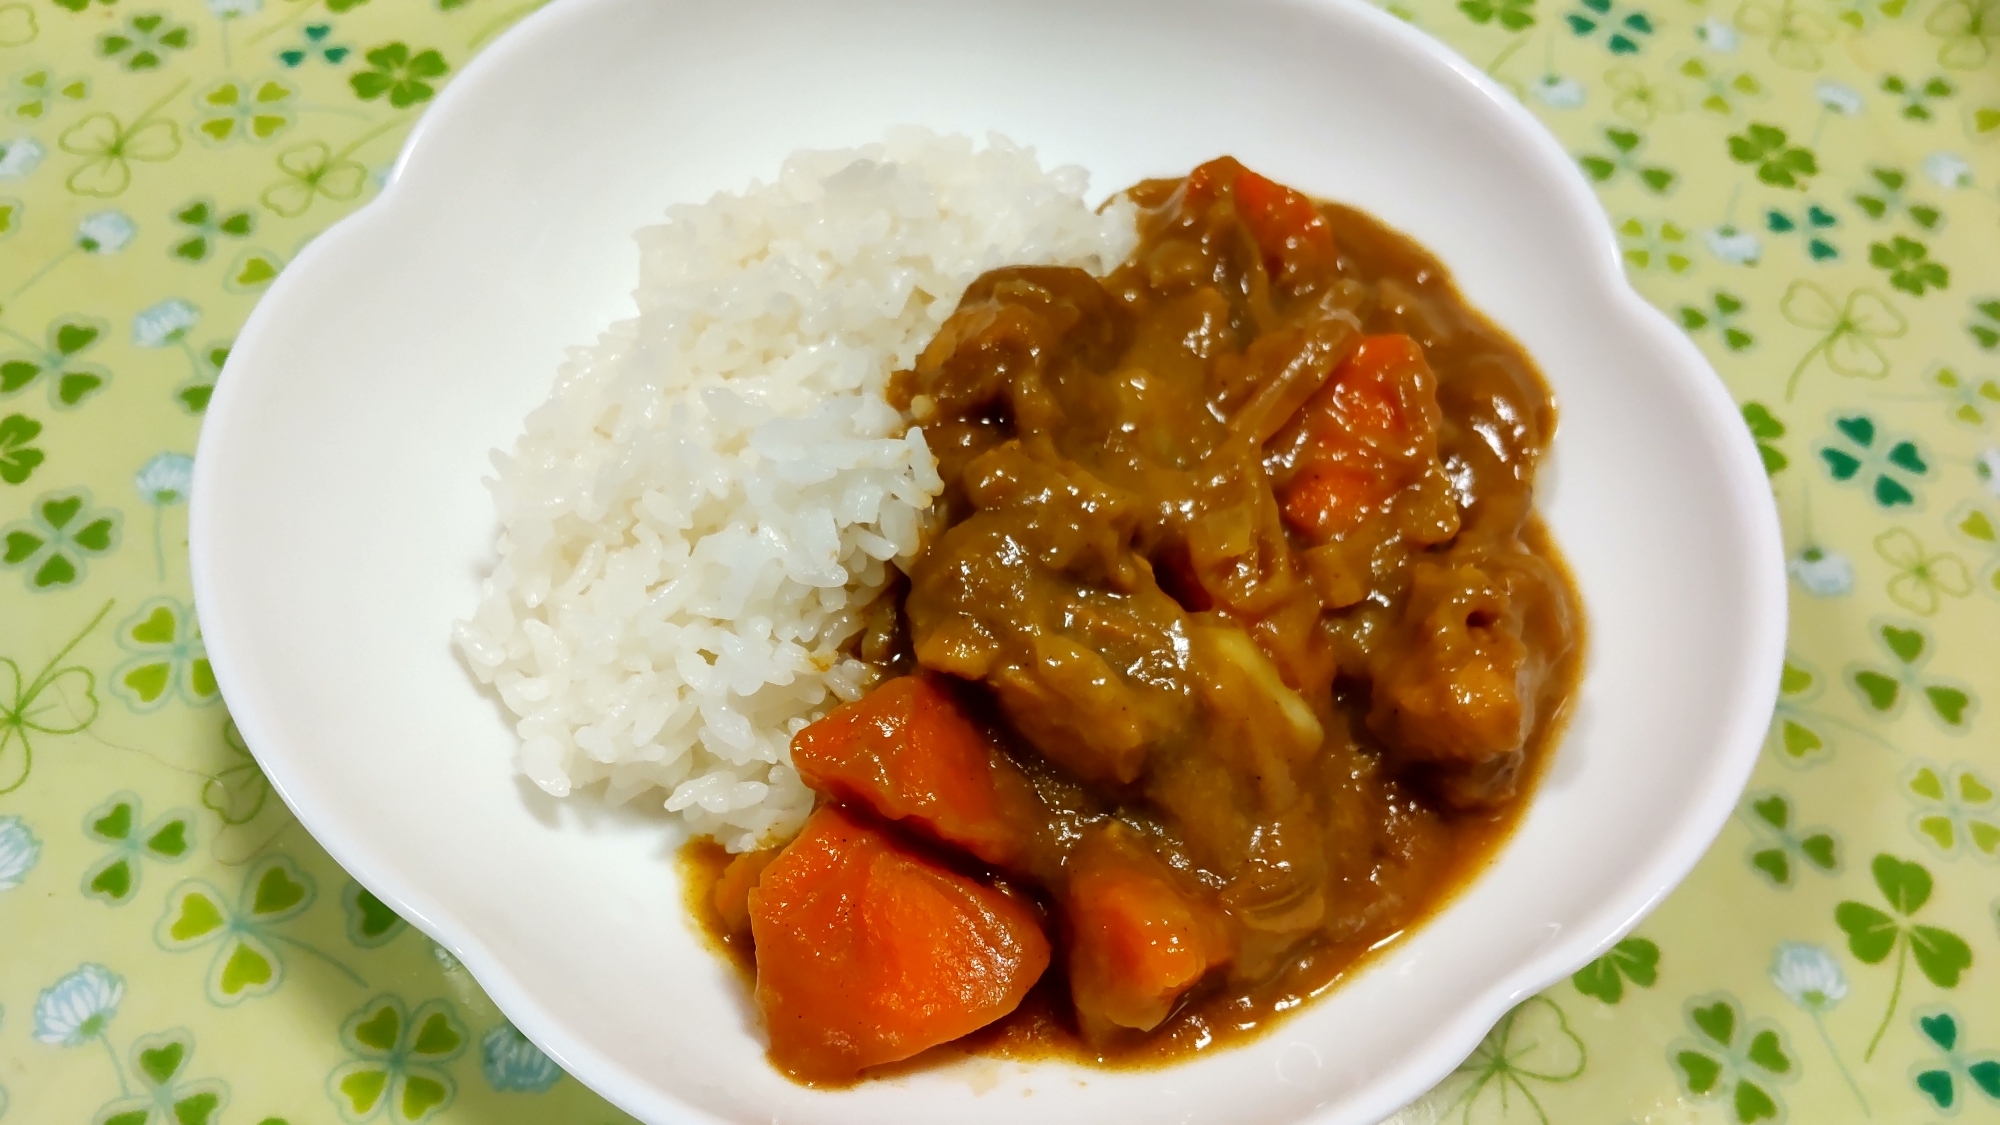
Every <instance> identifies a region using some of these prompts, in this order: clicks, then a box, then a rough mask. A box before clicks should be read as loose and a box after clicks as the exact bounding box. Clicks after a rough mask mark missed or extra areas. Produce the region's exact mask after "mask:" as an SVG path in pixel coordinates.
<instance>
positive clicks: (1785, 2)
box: [1736, 0, 1833, 70]
mask: <svg viewBox="0 0 2000 1125" xmlns="http://www.w3.org/2000/svg"><path fill="white" fill-rule="evenodd" d="M1736 26H1737V28H1738V29H1739V30H1741V31H1742V32H1743V34H1745V35H1751V36H1755V37H1757V38H1759V39H1769V40H1770V41H1771V61H1772V62H1775V63H1777V64H1778V65H1779V66H1782V67H1786V68H1789V69H1791V70H1818V69H1819V68H1820V63H1821V56H1820V48H1821V47H1823V46H1825V45H1827V44H1828V43H1831V42H1833V28H1832V27H1831V26H1829V25H1828V24H1827V22H1826V20H1824V19H1822V18H1821V17H1820V16H1818V15H1817V14H1815V13H1813V12H1811V11H1808V10H1807V9H1806V8H1805V6H1804V5H1802V4H1800V3H1799V2H1798V0H1782V2H1781V3H1779V4H1777V5H1775V6H1773V5H1772V4H1770V3H1767V2H1766V0H1746V2H1745V3H1744V4H1743V5H1742V6H1741V7H1739V8H1737V9H1736Z"/></svg>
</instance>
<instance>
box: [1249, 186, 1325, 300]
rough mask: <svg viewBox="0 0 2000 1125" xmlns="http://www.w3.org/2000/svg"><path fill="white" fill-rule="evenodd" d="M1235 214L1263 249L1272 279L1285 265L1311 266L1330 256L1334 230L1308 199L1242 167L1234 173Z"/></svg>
mask: <svg viewBox="0 0 2000 1125" xmlns="http://www.w3.org/2000/svg"><path fill="white" fill-rule="evenodd" d="M1234 191H1235V195H1236V214H1237V215H1238V216H1239V217H1241V218H1242V220H1243V225H1244V226H1245V227H1246V228H1248V229H1249V231H1250V236H1251V237H1252V238H1254V239H1256V240H1257V248H1258V249H1259V250H1262V251H1263V252H1264V269H1265V271H1266V272H1267V273H1269V274H1270V275H1271V276H1272V277H1273V278H1282V277H1285V276H1286V273H1285V268H1286V267H1287V266H1291V267H1293V269H1294V270H1303V269H1310V268H1314V267H1317V266H1320V265H1323V264H1325V263H1326V262H1328V261H1330V260H1331V259H1332V258H1333V229H1332V228H1331V227H1329V226H1327V225H1326V219H1325V218H1324V217H1323V216H1321V215H1320V213H1319V208H1318V207H1316V206H1314V205H1313V201H1312V200H1311V198H1309V197H1307V196H1305V195H1302V194H1300V193H1299V192H1296V191H1293V190H1292V189H1291V188H1288V187H1286V186H1285V185H1283V184H1280V183H1276V182H1274V181H1271V180H1267V179H1265V178H1264V177H1262V176H1260V175H1258V174H1257V173H1255V172H1252V171H1250V170H1249V169H1248V168H1245V169H1244V170H1243V171H1241V172H1239V173H1238V174H1237V176H1236V184H1235V188H1234Z"/></svg>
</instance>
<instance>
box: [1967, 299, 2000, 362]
mask: <svg viewBox="0 0 2000 1125" xmlns="http://www.w3.org/2000/svg"><path fill="white" fill-rule="evenodd" d="M1965 330H1966V331H1967V332H1969V333H1971V335H1972V338H1973V340H1974V341H1976V342H1977V343H1978V344H1979V346H1980V347H1981V348H1983V349H1985V350H1987V351H1992V350H1993V349H1994V348H2000V301H1975V302H1974V303H1973V305H1972V320H1971V322H1970V323H1968V324H1967V325H1966V326H1965Z"/></svg>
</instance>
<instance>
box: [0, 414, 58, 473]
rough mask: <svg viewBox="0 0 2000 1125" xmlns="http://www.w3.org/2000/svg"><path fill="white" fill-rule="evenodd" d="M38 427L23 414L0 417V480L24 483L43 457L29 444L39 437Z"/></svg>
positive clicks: (39, 451)
mask: <svg viewBox="0 0 2000 1125" xmlns="http://www.w3.org/2000/svg"><path fill="white" fill-rule="evenodd" d="M41 433H42V424H41V423H40V422H37V421H35V420H34V419H33V418H30V417H28V416H27V415H25V414H9V415H7V416H6V417H5V418H0V481H4V482H6V483H8V484H25V483H27V480H28V477H29V476H31V475H32V474H33V473H34V471H35V468H36V466H38V465H40V464H41V463H42V462H43V461H44V460H46V459H47V455H46V454H44V453H43V452H42V451H41V450H40V449H37V448H36V447H34V446H33V445H30V444H29V443H30V442H32V441H34V440H35V439H36V438H37V437H39V436H41Z"/></svg>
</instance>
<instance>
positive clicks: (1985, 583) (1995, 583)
mask: <svg viewBox="0 0 2000 1125" xmlns="http://www.w3.org/2000/svg"><path fill="white" fill-rule="evenodd" d="M1951 531H1952V534H1953V535H1956V536H1958V537H1959V538H1960V539H1962V540H1964V541H1965V542H1966V543H1968V544H1970V545H1971V546H1973V547H1975V548H1979V549H1982V550H1986V551H1992V552H1994V554H1993V556H1992V559H1991V561H1990V562H1989V563H1988V564H1987V566H1986V568H1985V569H1984V570H1982V571H1981V572H1980V575H1979V581H1978V583H1977V585H1978V586H1979V588H1980V589H1981V590H1983V591H1985V592H1986V593H1987V594H1989V595H1991V596H1993V597H2000V516H1995V515H1994V514H1993V513H1992V512H1989V511H1987V510H1986V508H1985V507H1983V506H1982V505H1980V504H1979V503H1977V502H1974V501H1968V502H1966V503H1964V504H1961V505H1959V506H1958V509H1957V510H1956V511H1954V512H1952V514H1951Z"/></svg>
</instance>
